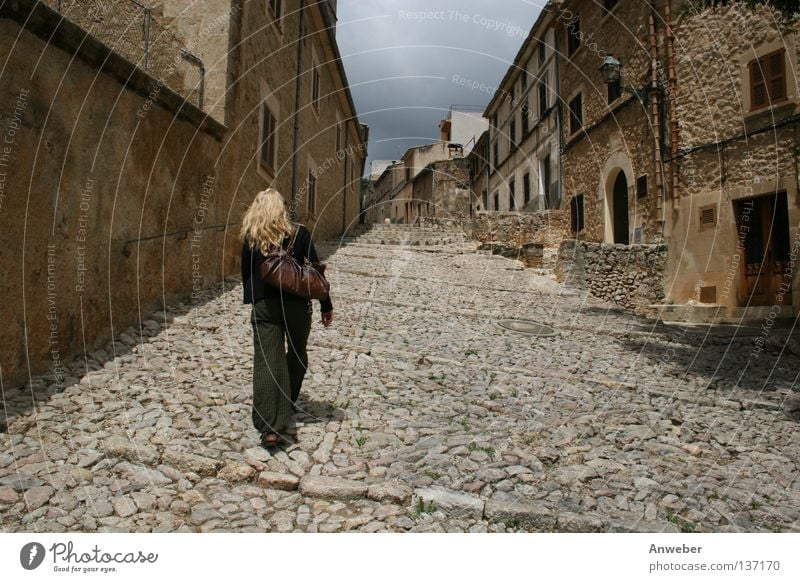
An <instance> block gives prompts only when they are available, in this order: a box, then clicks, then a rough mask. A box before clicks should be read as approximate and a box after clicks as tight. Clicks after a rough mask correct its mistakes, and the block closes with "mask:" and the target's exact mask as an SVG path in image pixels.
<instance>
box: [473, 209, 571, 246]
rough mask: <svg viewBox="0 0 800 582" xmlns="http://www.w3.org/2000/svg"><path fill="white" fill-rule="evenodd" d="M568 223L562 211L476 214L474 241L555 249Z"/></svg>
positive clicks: (565, 214) (567, 217)
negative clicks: (530, 244)
mask: <svg viewBox="0 0 800 582" xmlns="http://www.w3.org/2000/svg"><path fill="white" fill-rule="evenodd" d="M568 220H569V215H568V214H567V213H565V212H564V211H563V210H547V211H544V212H477V213H475V219H474V227H473V228H474V230H473V238H475V240H476V241H478V242H479V243H481V244H488V243H495V244H499V245H503V246H505V247H509V248H522V246H523V245H524V244H526V243H539V244H541V245H542V246H544V247H550V248H556V247H558V245H559V244H560V243H561V239H562V238H563V232H564V228H565V226H566V224H565V221H568Z"/></svg>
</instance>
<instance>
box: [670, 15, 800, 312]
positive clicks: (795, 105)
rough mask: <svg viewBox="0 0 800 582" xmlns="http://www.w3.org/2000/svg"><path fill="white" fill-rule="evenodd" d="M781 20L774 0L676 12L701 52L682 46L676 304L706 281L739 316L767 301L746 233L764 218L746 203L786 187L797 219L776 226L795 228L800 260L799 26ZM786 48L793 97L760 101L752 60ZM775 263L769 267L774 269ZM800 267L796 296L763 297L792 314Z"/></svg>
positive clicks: (792, 281)
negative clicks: (747, 280) (753, 285)
mask: <svg viewBox="0 0 800 582" xmlns="http://www.w3.org/2000/svg"><path fill="white" fill-rule="evenodd" d="M781 23H782V21H781V19H780V18H779V17H776V15H775V14H773V13H771V12H770V10H769V9H767V8H763V7H760V8H757V9H755V10H753V9H750V8H747V7H746V6H743V5H740V4H738V3H733V4H732V5H731V6H728V7H725V8H720V9H717V10H702V9H699V10H696V9H693V8H692V7H691V5H688V6H686V7H685V9H684V10H682V11H680V12H678V13H677V14H676V17H675V26H674V31H675V37H676V44H678V45H684V44H686V43H687V42H689V43H691V45H690V48H691V51H681V52H678V53H677V58H676V63H675V66H676V71H677V76H678V79H679V83H678V85H677V91H676V96H675V100H676V103H677V113H678V119H679V121H680V157H679V158H678V159H677V160H676V161H675V162H674V163H673V164H671V165H672V166H673V170H674V171H676V172H678V177H679V187H678V189H677V192H676V193H675V194H676V196H675V197H674V200H673V201H672V203H671V205H670V209H669V218H670V221H669V223H668V232H667V237H668V242H669V245H670V250H671V252H670V262H669V271H670V273H672V274H673V276H672V277H671V280H670V281H669V289H670V294H669V297H668V299H669V300H670V302H672V303H675V304H684V303H687V302H691V301H700V300H701V297H699V296H698V289H706V290H707V291H708V292H709V293H708V297H706V298H705V301H708V302H711V303H713V304H716V305H719V306H721V307H723V308H724V310H725V312H726V313H727V315H728V316H731V317H738V316H739V315H740V312H741V311H743V309H744V306H746V305H748V304H750V305H751V306H753V305H756V304H757V303H759V302H757V301H754V300H751V299H749V298H748V295H747V293H746V292H745V289H744V288H743V283H742V276H743V273H742V271H743V270H744V268H745V266H744V263H745V255H744V254H743V252H742V250H741V249H740V240H741V239H742V238H743V237H744V236H745V235H746V233H747V232H748V231H749V230H750V229H752V228H754V226H755V225H753V224H749V223H737V218H736V211H737V207H738V208H746V207H747V206H745V205H749V204H756V203H758V202H759V201H763V200H764V197H765V196H768V195H774V194H775V193H776V192H785V193H786V203H787V206H788V224H787V223H786V217H779V216H777V215H776V217H775V220H774V221H771V225H770V226H771V228H772V230H773V231H775V232H777V231H780V230H783V231H784V232H785V231H786V229H787V228H788V237H789V245H790V249H791V250H790V253H791V257H793V258H794V259H795V264H797V263H796V258H797V256H798V254H800V199H798V188H797V179H798V174H797V167H798V164H797V160H798V158H797V143H798V142H797V123H798V120H797V119H793V116H795V115H797V113H798V112H800V95H799V94H798V87H797V79H796V77H795V73H794V72H795V71H797V65H798V60H799V59H798V56H799V55H798V51H799V50H800V49H799V47H798V43H797V36H796V33H795V32H794V29H791V28H786V27H784V26H783V25H782V24H781ZM776 51H782V60H783V62H784V69H785V72H786V76H785V80H784V82H785V89H786V95H785V99H783V100H781V101H780V102H779V103H776V104H775V105H774V106H767V107H761V108H754V107H753V106H752V104H751V103H750V100H751V93H750V64H751V63H752V62H753V61H754V59H755V58H756V57H758V58H762V57H763V56H765V55H769V54H775V53H776ZM745 133H747V134H748V135H747V137H746V138H745V135H744V134H745ZM703 209H712V210H713V212H714V214H715V215H716V216H715V220H714V222H713V224H711V225H706V226H703V225H702V224H701V223H700V219H701V210H703ZM779 222H783V224H779ZM769 268H770V267H769V266H768V265H767V266H765V268H764V269H763V271H764V273H765V274H768V273H767V272H768V271H769ZM797 271H798V269H797V268H796V267H795V268H794V270H793V272H792V271H789V272H788V273H787V276H786V277H785V279H784V281H785V282H786V284H787V285H789V286H790V287H791V296H792V302H789V301H783V302H781V301H779V299H780V297H777V296H774V297H772V298H768V299H767V300H766V301H761V302H760V304H762V305H764V304H766V306H767V307H768V308H770V307H772V306H773V305H775V307H776V308H781V307H782V306H783V307H785V315H792V313H793V314H794V315H797V314H798V313H800V278H798V273H797ZM783 296H784V297H787V296H788V294H786V293H785V294H783ZM787 298H788V297H787ZM792 303H793V305H792ZM776 312H777V309H776Z"/></svg>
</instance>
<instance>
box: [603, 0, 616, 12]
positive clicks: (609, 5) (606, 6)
mask: <svg viewBox="0 0 800 582" xmlns="http://www.w3.org/2000/svg"><path fill="white" fill-rule="evenodd" d="M616 5H617V0H603V12H604V13H605V14H608V13H609V12H611V11H612V10H613V9H614V6H616Z"/></svg>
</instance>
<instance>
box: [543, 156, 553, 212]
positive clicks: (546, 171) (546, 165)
mask: <svg viewBox="0 0 800 582" xmlns="http://www.w3.org/2000/svg"><path fill="white" fill-rule="evenodd" d="M541 164H542V165H541V169H542V194H544V204H545V208H547V209H548V210H549V209H551V208H554V205H553V204H551V202H552V201H551V200H550V181H551V180H552V179H553V178H552V174H551V169H550V154H547V155H546V156H545V157H544V159H543V160H542V162H541Z"/></svg>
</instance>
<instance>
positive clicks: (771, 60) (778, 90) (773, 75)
mask: <svg viewBox="0 0 800 582" xmlns="http://www.w3.org/2000/svg"><path fill="white" fill-rule="evenodd" d="M785 61H786V59H785V57H784V51H783V50H780V51H777V52H774V53H771V54H768V55H766V56H763V57H761V58H760V59H756V60H754V61H752V62H751V63H750V109H759V108H761V107H766V106H767V105H772V104H773V103H778V102H780V101H783V100H785V99H786V63H785Z"/></svg>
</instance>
